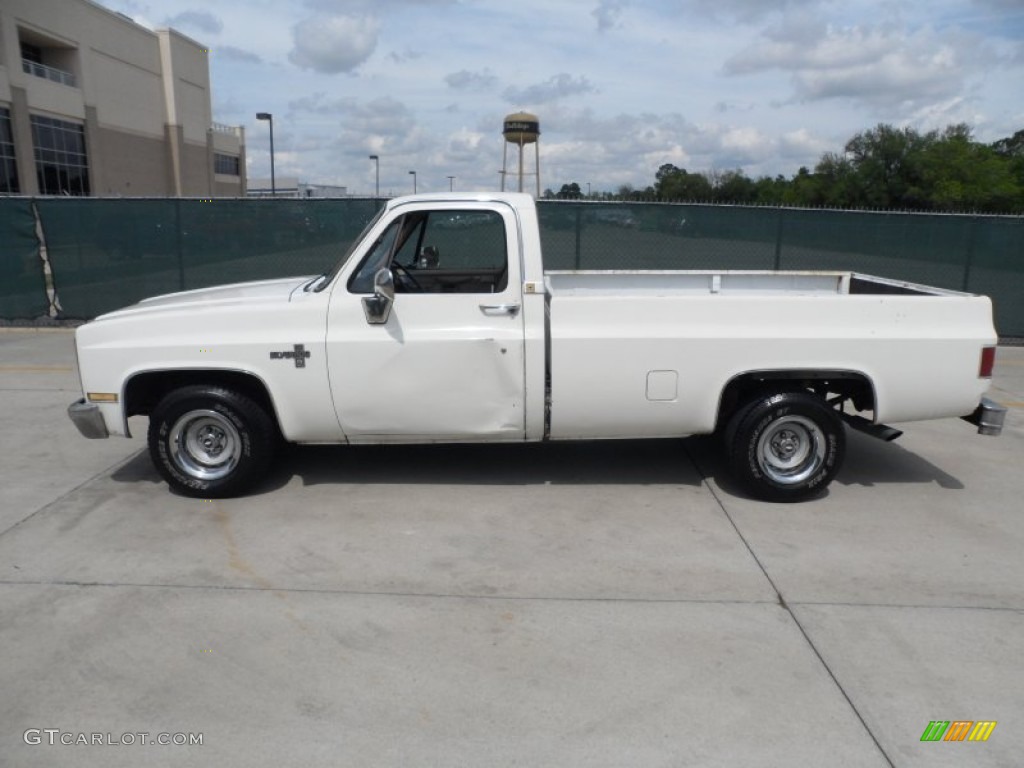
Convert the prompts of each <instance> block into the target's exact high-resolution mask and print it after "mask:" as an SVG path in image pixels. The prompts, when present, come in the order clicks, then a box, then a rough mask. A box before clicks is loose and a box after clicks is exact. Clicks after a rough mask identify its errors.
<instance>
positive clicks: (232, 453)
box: [148, 386, 276, 498]
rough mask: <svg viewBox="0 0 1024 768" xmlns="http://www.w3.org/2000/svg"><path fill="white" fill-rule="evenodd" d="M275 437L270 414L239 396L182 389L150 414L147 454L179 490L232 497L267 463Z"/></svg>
mask: <svg viewBox="0 0 1024 768" xmlns="http://www.w3.org/2000/svg"><path fill="white" fill-rule="evenodd" d="M275 435H276V432H275V430H274V423H273V421H272V420H271V418H270V416H269V415H268V414H267V413H266V411H265V410H264V409H263V408H262V407H261V406H260V405H258V404H257V403H256V402H254V401H253V400H251V399H249V398H248V397H246V396H245V395H242V394H239V393H237V392H234V391H232V390H229V389H224V388H222V387H212V386H190V387H183V388H181V389H177V390H174V391H172V392H170V393H169V394H167V395H166V396H165V397H164V398H163V400H161V401H160V403H159V404H158V405H157V407H156V408H155V409H154V410H153V413H152V414H150V417H149V435H148V439H149V454H150V457H151V458H152V460H153V464H154V465H155V466H156V468H157V471H159V472H160V474H161V475H162V476H163V478H164V479H165V480H166V481H167V483H168V484H169V485H170V486H171V487H172V488H174V489H175V490H178V491H180V492H181V493H184V494H186V495H189V496H198V497H202V498H219V497H225V496H235V495H238V494H240V493H243V492H244V491H245V490H247V489H248V488H249V487H250V486H251V485H252V483H253V482H254V481H255V480H256V479H257V478H259V477H260V476H261V475H262V474H263V472H264V471H265V470H266V469H267V467H268V466H269V464H270V460H271V458H272V457H273V452H274V444H275Z"/></svg>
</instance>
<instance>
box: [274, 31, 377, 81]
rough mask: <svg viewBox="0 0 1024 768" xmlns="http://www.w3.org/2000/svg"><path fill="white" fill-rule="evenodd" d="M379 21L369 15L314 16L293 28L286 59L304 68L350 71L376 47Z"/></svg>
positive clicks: (321, 70) (326, 71)
mask: <svg viewBox="0 0 1024 768" xmlns="http://www.w3.org/2000/svg"><path fill="white" fill-rule="evenodd" d="M378 29H379V24H378V22H377V20H376V19H375V18H373V17H370V16H313V17H311V18H308V19H306V20H305V21H301V22H299V23H298V24H296V25H295V26H294V27H293V28H292V38H293V40H294V44H295V45H294V47H293V48H292V51H291V53H289V54H288V59H289V61H291V62H292V63H293V64H295V65H296V66H299V67H302V68H303V69H312V70H315V71H317V72H322V73H325V74H330V75H335V74H338V73H340V72H351V71H352V70H354V69H355V68H356V67H358V66H359V65H360V64H362V63H363V62H364V61H366V60H367V59H368V58H369V57H370V55H371V54H372V53H373V51H374V49H375V48H376V47H377V34H378Z"/></svg>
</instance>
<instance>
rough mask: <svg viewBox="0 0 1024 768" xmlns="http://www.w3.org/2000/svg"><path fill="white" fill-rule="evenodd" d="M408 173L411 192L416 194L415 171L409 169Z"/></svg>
mask: <svg viewBox="0 0 1024 768" xmlns="http://www.w3.org/2000/svg"><path fill="white" fill-rule="evenodd" d="M409 175H410V176H412V193H413V194H414V195H415V194H416V171H409Z"/></svg>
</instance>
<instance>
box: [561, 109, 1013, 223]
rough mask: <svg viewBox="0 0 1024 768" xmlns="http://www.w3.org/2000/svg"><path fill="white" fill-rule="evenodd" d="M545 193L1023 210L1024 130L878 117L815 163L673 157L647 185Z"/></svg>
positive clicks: (567, 188) (564, 188) (920, 208)
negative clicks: (790, 166) (746, 165)
mask: <svg viewBox="0 0 1024 768" xmlns="http://www.w3.org/2000/svg"><path fill="white" fill-rule="evenodd" d="M544 196H545V197H551V198H567V199H582V198H588V199H603V200H647V201H652V200H653V201H666V202H668V201H688V202H693V201H698V202H714V203H723V204H732V205H785V206H797V207H827V208H862V209H864V208H866V209H875V210H916V211H939V212H942V211H947V212H956V211H961V212H966V211H971V212H981V213H1021V212H1022V211H1024V130H1021V131H1017V132H1016V133H1015V134H1013V136H1010V137H1007V138H1004V139H1000V140H999V141H996V142H993V143H992V144H983V143H980V142H977V141H975V140H974V139H973V137H972V135H971V129H970V127H969V126H967V125H965V124H958V125H950V126H947V127H946V128H945V129H943V130H941V131H938V130H935V131H928V132H926V133H922V132H920V131H917V130H915V129H914V128H897V127H895V126H892V125H887V124H879V125H877V126H875V127H874V128H871V129H870V130H866V131H862V132H860V133H857V134H856V135H854V136H853V138H851V139H850V140H849V141H847V142H846V145H845V146H844V148H843V152H842V153H837V152H826V153H825V154H824V155H822V156H821V159H820V160H819V161H818V163H817V165H815V166H814V169H813V170H811V169H809V168H807V167H802V168H800V169H799V170H798V171H797V173H796V174H795V175H794V176H792V177H791V178H786V177H785V176H783V175H781V174H780V175H778V176H775V177H774V178H772V177H770V176H761V177H759V178H756V179H752V178H750V177H748V176H747V175H746V174H744V173H743V171H742V170H731V171H710V172H690V171H687V170H686V169H685V168H678V167H676V166H675V165H672V164H671V163H666V164H665V165H662V166H661V167H660V168H659V169H658V170H657V173H655V176H654V183H653V184H652V185H650V186H648V187H646V188H644V189H635V188H633V187H632V186H629V185H624V186H622V187H620V188H619V189H618V190H617V191H616V192H614V193H611V192H600V193H595V194H594V195H590V196H587V195H584V194H582V192H581V190H580V186H579V184H577V183H575V182H573V183H571V184H563V185H562V187H561V189H560V190H559V191H558V192H557V193H556V192H553V191H552V190H550V189H548V190H546V191H545V194H544Z"/></svg>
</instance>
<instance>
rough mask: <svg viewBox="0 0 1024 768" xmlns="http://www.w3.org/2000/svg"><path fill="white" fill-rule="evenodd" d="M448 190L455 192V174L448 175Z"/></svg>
mask: <svg viewBox="0 0 1024 768" xmlns="http://www.w3.org/2000/svg"><path fill="white" fill-rule="evenodd" d="M448 191H449V192H454V191H455V177H454V176H449V177H448Z"/></svg>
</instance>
